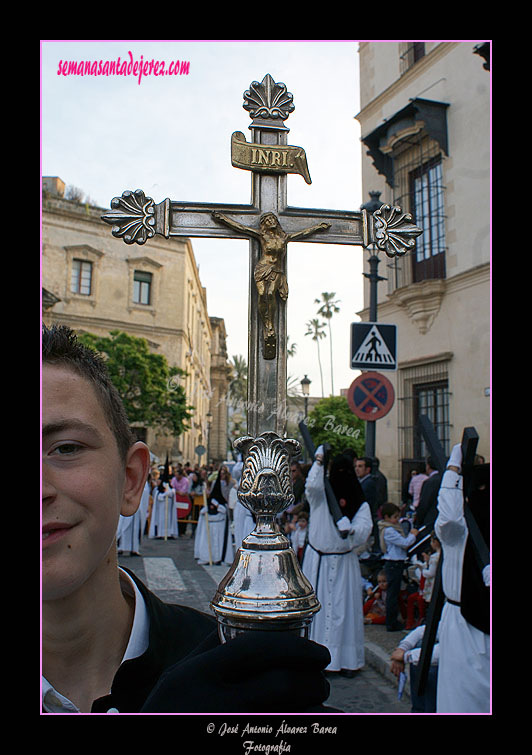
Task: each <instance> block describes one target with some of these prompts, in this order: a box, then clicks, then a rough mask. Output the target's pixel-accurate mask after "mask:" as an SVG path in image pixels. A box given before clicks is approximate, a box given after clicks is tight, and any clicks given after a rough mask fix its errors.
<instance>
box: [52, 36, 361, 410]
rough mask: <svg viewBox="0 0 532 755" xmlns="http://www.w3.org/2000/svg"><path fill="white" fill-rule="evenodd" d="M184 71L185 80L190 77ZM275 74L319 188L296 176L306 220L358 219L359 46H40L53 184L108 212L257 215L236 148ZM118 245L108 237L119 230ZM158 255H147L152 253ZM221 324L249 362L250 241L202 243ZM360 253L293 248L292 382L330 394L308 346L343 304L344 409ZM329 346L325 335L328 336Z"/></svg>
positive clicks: (211, 307)
mask: <svg viewBox="0 0 532 755" xmlns="http://www.w3.org/2000/svg"><path fill="white" fill-rule="evenodd" d="M119 57H120V61H121V62H122V63H123V62H124V61H125V62H127V63H128V64H129V63H130V62H131V61H133V62H138V63H141V62H143V61H147V60H152V59H154V60H157V61H165V64H166V68H168V66H169V64H170V62H174V61H184V62H186V63H189V66H188V74H185V73H183V74H181V75H168V76H155V75H153V74H152V75H147V76H143V77H142V78H141V79H140V81H139V77H138V75H137V76H136V77H135V76H134V75H133V74H131V75H126V76H122V75H121V76H116V75H115V76H104V75H100V76H77V75H70V76H64V75H62V73H59V74H58V71H62V70H63V67H62V62H64V61H76V62H77V63H78V62H80V61H91V62H94V61H97V62H99V61H102V64H104V63H105V62H106V61H112V60H117V58H119ZM185 70H186V68H185ZM267 73H269V74H270V75H271V76H272V77H273V79H274V80H275V81H276V82H283V83H285V84H286V86H287V89H288V91H289V92H291V93H292V94H293V97H294V105H295V110H294V111H293V112H292V113H291V114H290V116H289V117H288V119H287V120H286V121H285V125H286V126H287V127H288V128H289V129H290V131H289V133H288V139H287V143H288V144H291V145H297V146H300V147H303V148H304V149H305V152H306V155H307V162H308V167H309V172H310V176H311V179H312V184H311V185H308V184H307V183H306V182H305V181H304V179H303V177H302V176H300V175H288V183H287V196H288V204H289V205H291V206H294V207H306V208H326V209H337V210H358V209H359V208H360V205H361V204H362V203H363V202H365V201H367V200H368V199H369V197H363V196H362V188H361V168H360V163H361V147H362V145H361V142H360V127H359V124H358V121H357V120H356V119H355V115H356V114H357V113H358V111H359V80H358V43H357V41H356V40H352V41H346V40H341V41H320V40H311V41H302V40H296V41H287V40H281V41H265V40H257V41H253V40H252V41H241V40H236V41H224V40H211V41H209V40H206V41H190V40H171V41H153V40H148V41H143V40H117V41H115V40H113V41H110V40H96V41H91V40H79V41H76V40H68V41H63V40H50V41H42V42H41V175H43V176H59V177H60V178H61V179H62V180H63V181H64V182H65V184H66V185H67V186H69V185H73V186H76V187H78V188H79V189H81V190H82V191H83V192H84V193H85V195H88V196H89V197H90V199H91V200H92V202H93V203H94V204H96V205H98V206H100V207H103V208H109V206H110V202H111V199H112V198H113V197H116V196H120V195H121V194H122V192H123V191H125V190H128V189H129V190H135V189H142V190H143V191H144V192H145V194H146V195H147V196H150V197H152V198H153V199H154V200H155V202H156V203H158V202H160V201H162V200H163V199H165V198H166V197H169V198H170V199H173V200H176V201H191V202H216V203H222V204H226V203H231V202H234V203H239V204H242V203H244V204H247V203H248V202H249V201H250V198H251V174H250V172H249V171H245V170H240V169H238V168H234V167H233V166H232V165H231V148H230V139H231V134H232V133H233V132H234V131H242V132H243V133H244V134H245V135H246V139H247V141H250V140H251V132H250V131H249V125H250V124H251V119H250V117H249V114H248V112H247V111H246V110H244V109H243V107H242V105H243V93H244V91H245V90H247V89H249V86H250V84H251V83H252V82H253V81H259V82H260V81H262V79H263V78H264V76H265V75H266V74H267ZM109 232H111V231H110V229H109ZM148 246H149V241H148V242H147V244H146V246H145V249H146V250H147V249H148ZM192 246H193V249H194V254H195V257H196V261H197V264H198V266H199V272H200V279H201V282H202V285H203V286H205V287H206V289H207V307H208V312H209V315H211V316H215V317H223V318H224V321H225V326H226V330H227V334H228V336H227V347H228V355H229V357H230V358H231V357H232V356H233V355H242V356H244V357H246V358H247V340H248V268H249V255H248V241H247V240H242V241H235V240H230V239H211V240H209V239H192ZM364 254H367V253H365V252H363V250H362V248H361V247H353V246H344V245H331V244H317V243H311V244H305V243H302V242H299V243H297V242H293V243H290V244H289V245H288V253H287V260H288V262H287V271H288V285H289V290H290V294H289V298H288V312H287V318H288V320H287V321H288V326H287V330H288V337H289V344H290V345H293V344H295V346H296V355H295V356H294V357H290V358H289V360H288V375H289V377H290V378H292V379H293V382H294V383H295V384H296V385H297V384H299V381H300V380H301V378H303V376H304V375H307V376H308V378H309V379H310V380H311V381H312V382H311V386H310V393H311V396H321V395H322V387H321V379H320V370H319V365H318V358H317V349H316V343H315V342H314V341H312V339H311V338H310V336H305V333H306V330H307V327H306V323H307V322H308V321H309V320H311V319H313V318H315V317H319V316H318V315H317V309H318V306H319V305H317V304H315V299H319V298H320V297H321V294H322V292H325V291H326V292H334V293H335V299H336V300H337V301H338V306H339V307H340V312H339V313H338V314H335V315H334V316H333V318H332V321H331V327H332V345H333V387H334V393H335V394H336V395H337V394H339V392H340V389H341V388H348V387H349V386H350V384H351V383H352V382H353V380H354V379H355V378H356V377H357V376H358V374H359V372H357V371H354V370H352V369H351V368H350V366H349V358H350V354H349V348H350V324H351V323H352V322H357V321H359V320H360V318H359V317H358V315H357V314H356V313H357V312H358V311H360V310H361V309H362V308H363V276H362V263H363V255H364ZM326 332H328V331H327V329H326ZM320 351H321V362H322V368H323V386H324V387H323V391H324V395H326V396H327V395H329V394H330V393H331V366H330V340H329V336H328V335H327V338H324V339H322V340H321V341H320Z"/></svg>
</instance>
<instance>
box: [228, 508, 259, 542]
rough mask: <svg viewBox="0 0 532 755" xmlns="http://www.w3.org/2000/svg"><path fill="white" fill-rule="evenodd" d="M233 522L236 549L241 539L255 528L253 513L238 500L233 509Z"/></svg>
mask: <svg viewBox="0 0 532 755" xmlns="http://www.w3.org/2000/svg"><path fill="white" fill-rule="evenodd" d="M233 523H234V528H235V529H234V532H235V549H236V550H238V549H239V548H240V547H241V545H242V540H244V538H246V537H247V536H248V535H249V534H250V532H253V530H254V529H255V522H254V521H253V514H252V513H251V511H250V510H249V509H247V508H246V507H245V506H244V505H243V504H241V503H240V501H237V502H236V505H235V508H234V510H233Z"/></svg>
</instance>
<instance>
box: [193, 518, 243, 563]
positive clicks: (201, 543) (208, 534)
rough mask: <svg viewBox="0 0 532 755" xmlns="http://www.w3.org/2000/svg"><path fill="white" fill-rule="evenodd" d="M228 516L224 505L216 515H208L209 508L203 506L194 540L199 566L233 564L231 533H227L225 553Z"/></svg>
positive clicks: (195, 555)
mask: <svg viewBox="0 0 532 755" xmlns="http://www.w3.org/2000/svg"><path fill="white" fill-rule="evenodd" d="M227 516H228V514H227V511H226V508H225V506H223V505H219V506H218V511H217V513H216V514H208V512H207V506H203V508H202V509H201V511H200V513H199V519H198V526H197V528H196V536H195V539H194V558H195V559H197V561H198V564H208V563H211V562H212V563H213V564H217V563H220V562H221V563H223V564H228V565H230V564H232V563H233V556H234V550H233V543H232V540H231V533H230V532H229V531H228V532H227V542H226V546H225V551H224V538H225V527H226V520H227ZM207 519H208V522H207ZM209 541H210V548H209Z"/></svg>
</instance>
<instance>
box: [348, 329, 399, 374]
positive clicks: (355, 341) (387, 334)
mask: <svg viewBox="0 0 532 755" xmlns="http://www.w3.org/2000/svg"><path fill="white" fill-rule="evenodd" d="M350 367H351V369H352V370H371V369H374V368H375V367H378V368H379V370H396V369H397V325H385V324H384V323H382V322H353V323H351V364H350Z"/></svg>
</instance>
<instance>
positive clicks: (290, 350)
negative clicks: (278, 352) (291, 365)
mask: <svg viewBox="0 0 532 755" xmlns="http://www.w3.org/2000/svg"><path fill="white" fill-rule="evenodd" d="M296 352H297V343H292V344H291V343H290V336H287V337H286V356H287V357H295V355H296Z"/></svg>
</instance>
